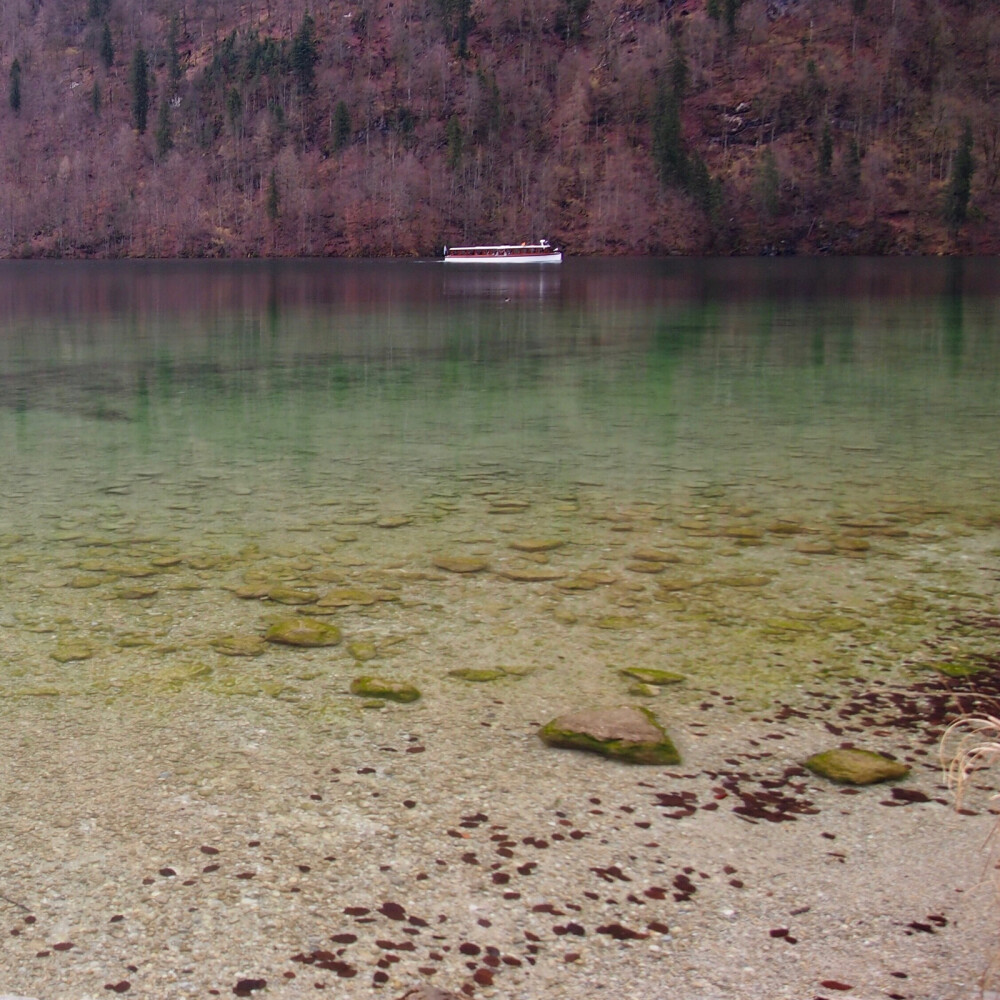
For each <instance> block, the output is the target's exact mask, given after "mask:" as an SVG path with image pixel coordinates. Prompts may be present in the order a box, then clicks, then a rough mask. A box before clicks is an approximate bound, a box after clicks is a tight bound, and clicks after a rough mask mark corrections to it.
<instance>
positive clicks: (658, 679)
mask: <svg viewBox="0 0 1000 1000" xmlns="http://www.w3.org/2000/svg"><path fill="white" fill-rule="evenodd" d="M618 673H620V674H621V675H622V676H623V677H631V678H632V679H633V680H636V681H639V682H640V683H641V684H652V685H654V686H655V687H662V686H663V685H664V684H680V682H681V681H683V680H684V675H683V674H675V673H673V672H672V671H670V670H656V669H654V668H653V667H624V668H622V669H621V670H619V671H618Z"/></svg>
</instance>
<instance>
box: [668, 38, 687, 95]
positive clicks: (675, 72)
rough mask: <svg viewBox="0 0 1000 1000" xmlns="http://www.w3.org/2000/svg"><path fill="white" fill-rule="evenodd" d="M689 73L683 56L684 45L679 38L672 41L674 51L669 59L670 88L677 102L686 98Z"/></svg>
mask: <svg viewBox="0 0 1000 1000" xmlns="http://www.w3.org/2000/svg"><path fill="white" fill-rule="evenodd" d="M690 76H691V71H690V70H689V69H688V63H687V58H686V57H685V55H684V45H683V44H682V42H681V40H680V37H679V36H678V37H677V38H675V39H674V51H673V55H672V56H671V59H670V86H671V87H672V88H673V91H674V94H675V95H676V96H677V100H678V101H683V100H684V98H685V97H686V96H687V89H688V81H689V79H690Z"/></svg>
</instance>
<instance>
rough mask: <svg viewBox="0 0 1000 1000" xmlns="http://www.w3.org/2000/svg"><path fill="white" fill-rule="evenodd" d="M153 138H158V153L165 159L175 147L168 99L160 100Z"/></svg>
mask: <svg viewBox="0 0 1000 1000" xmlns="http://www.w3.org/2000/svg"><path fill="white" fill-rule="evenodd" d="M153 138H154V139H155V140H156V155H157V156H158V157H159V158H160V159H163V157H164V156H166V155H167V153H169V152H170V150H171V149H173V148H174V135H173V130H172V129H171V127H170V104H169V103H168V102H167V101H166V100H161V101H160V110H159V112H158V114H157V116H156V132H155V133H154V135H153Z"/></svg>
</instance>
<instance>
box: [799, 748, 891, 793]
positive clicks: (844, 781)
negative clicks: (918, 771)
mask: <svg viewBox="0 0 1000 1000" xmlns="http://www.w3.org/2000/svg"><path fill="white" fill-rule="evenodd" d="M803 764H804V765H805V766H806V767H807V768H809V770H810V771H812V772H813V774H818V775H820V776H821V777H823V778H829V779H830V781H835V782H837V784H840V785H874V784H875V783H876V782H879V781H892V780H894V779H896V778H904V777H906V775H907V774H909V773H910V769H909V767H907V766H906V765H905V764H901V763H900V762H899V761H897V760H890V759H889V758H888V757H883V756H882V754H880V753H875V751H874V750H843V749H837V750H826V751H824V752H823V753H817V754H813V756H812V757H810V758H809V759H808V760H806V761H803Z"/></svg>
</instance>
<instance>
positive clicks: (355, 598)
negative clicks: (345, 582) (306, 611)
mask: <svg viewBox="0 0 1000 1000" xmlns="http://www.w3.org/2000/svg"><path fill="white" fill-rule="evenodd" d="M378 601H379V596H378V594H376V593H375V592H374V591H371V590H364V589H362V588H361V587H337V588H335V589H334V590H331V591H329V592H327V593H326V594H324V595H323V596H322V597H321V598H320V599H319V600H318V601H317V602H316V606H317V607H320V608H347V607H350V606H351V605H352V604H360V605H363V606H367V605H369V604H376V603H378Z"/></svg>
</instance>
